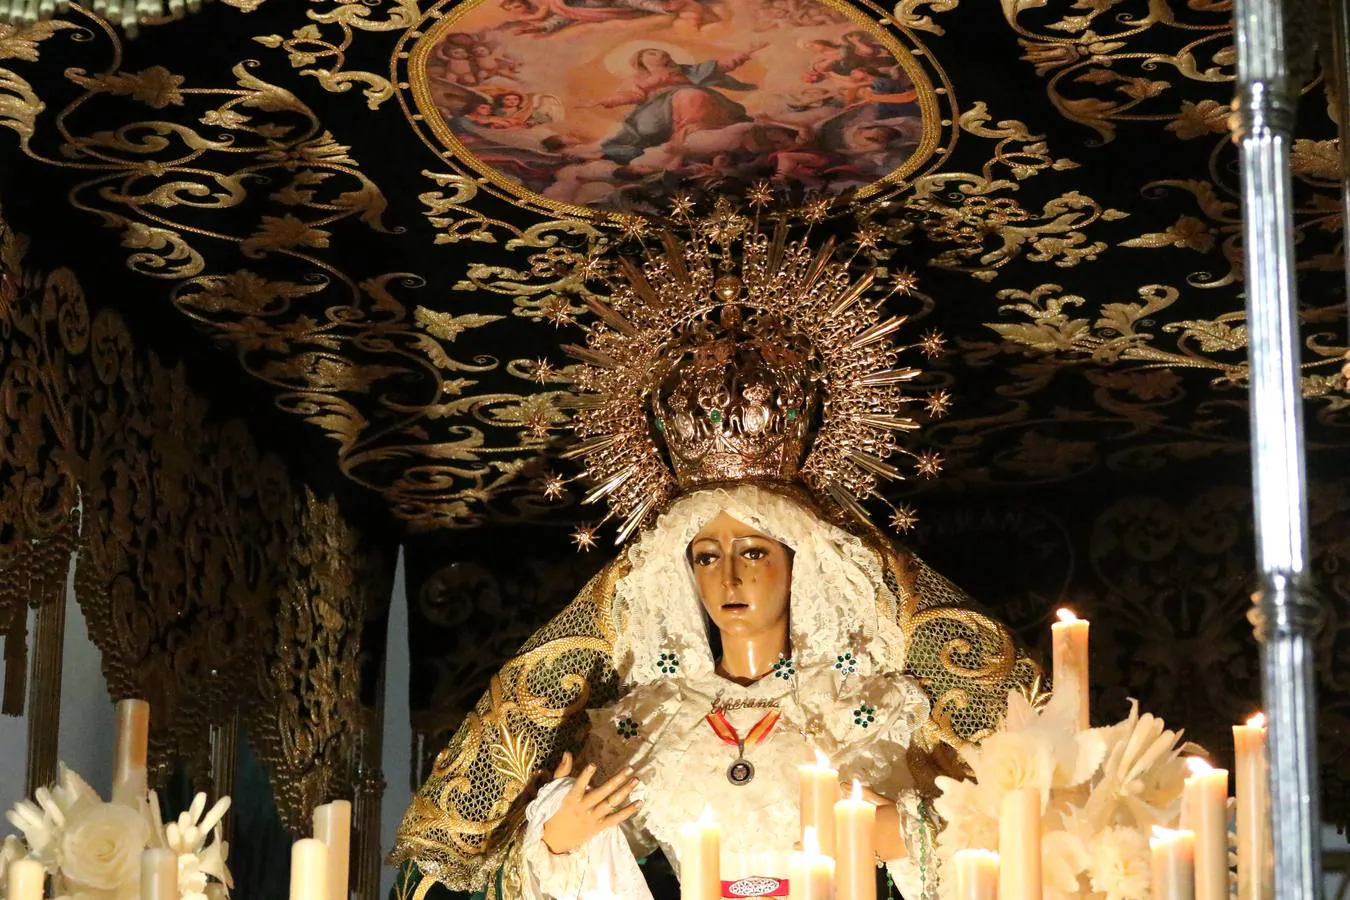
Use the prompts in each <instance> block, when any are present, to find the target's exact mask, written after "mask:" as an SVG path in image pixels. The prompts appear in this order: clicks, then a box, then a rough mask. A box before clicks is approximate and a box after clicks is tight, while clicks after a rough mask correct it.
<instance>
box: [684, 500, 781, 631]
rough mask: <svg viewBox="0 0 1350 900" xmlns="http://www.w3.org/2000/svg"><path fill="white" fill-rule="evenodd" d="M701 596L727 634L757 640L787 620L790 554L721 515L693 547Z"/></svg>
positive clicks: (706, 526) (703, 532)
mask: <svg viewBox="0 0 1350 900" xmlns="http://www.w3.org/2000/svg"><path fill="white" fill-rule="evenodd" d="M689 562H690V564H691V565H692V566H693V567H694V578H695V580H696V581H697V582H698V592H699V596H700V597H701V598H702V600H703V608H704V609H706V610H707V611H708V615H709V616H710V617H711V618H712V620H713V624H714V625H716V626H717V627H718V629H719V630H720V631H721V632H722V633H723V634H740V635H746V636H750V635H755V634H760V633H763V632H766V631H770V630H773V629H778V628H781V627H782V626H783V625H785V624H786V622H787V618H788V609H789V605H788V598H789V595H790V593H791V586H792V551H791V550H790V549H788V548H787V547H786V546H785V545H783V544H780V543H779V542H778V541H775V540H774V539H773V538H771V537H769V536H768V535H766V534H762V533H761V532H758V531H756V530H755V529H753V528H751V527H750V526H749V525H746V524H744V523H741V522H738V521H736V520H735V519H733V518H732V517H731V516H729V515H727V514H726V513H721V514H719V515H718V516H717V518H715V519H713V520H712V521H711V522H709V523H708V524H707V525H705V526H703V529H702V530H701V531H699V533H698V534H696V535H695V536H694V539H693V540H692V541H690V543H689Z"/></svg>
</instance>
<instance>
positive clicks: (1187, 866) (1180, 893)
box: [1148, 825, 1195, 900]
mask: <svg viewBox="0 0 1350 900" xmlns="http://www.w3.org/2000/svg"><path fill="white" fill-rule="evenodd" d="M1148 846H1149V850H1150V852H1151V853H1152V856H1153V900H1195V834H1194V833H1193V832H1190V831H1174V830H1172V829H1170V828H1159V827H1157V826H1156V825H1155V826H1154V827H1153V837H1151V838H1150V839H1149V842H1148Z"/></svg>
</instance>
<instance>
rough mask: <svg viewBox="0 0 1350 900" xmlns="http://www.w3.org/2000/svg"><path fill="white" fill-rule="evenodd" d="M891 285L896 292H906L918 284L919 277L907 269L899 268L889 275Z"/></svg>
mask: <svg viewBox="0 0 1350 900" xmlns="http://www.w3.org/2000/svg"><path fill="white" fill-rule="evenodd" d="M891 285H892V286H893V287H894V288H895V292H896V293H897V294H908V293H909V292H910V291H912V290H914V289H915V288H916V287H918V286H919V277H918V276H917V275H915V274H914V273H913V272H911V271H910V270H909V269H901V270H900V271H898V272H896V273H895V274H894V275H892V276H891Z"/></svg>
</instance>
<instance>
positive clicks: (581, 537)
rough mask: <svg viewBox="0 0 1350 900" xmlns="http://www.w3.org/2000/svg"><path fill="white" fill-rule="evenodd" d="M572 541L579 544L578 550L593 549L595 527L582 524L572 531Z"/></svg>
mask: <svg viewBox="0 0 1350 900" xmlns="http://www.w3.org/2000/svg"><path fill="white" fill-rule="evenodd" d="M572 543H574V544H576V545H577V549H578V550H593V549H594V548H595V529H594V528H591V527H589V526H582V527H581V528H578V529H577V530H576V531H574V532H572Z"/></svg>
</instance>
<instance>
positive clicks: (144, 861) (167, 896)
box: [141, 847, 181, 900]
mask: <svg viewBox="0 0 1350 900" xmlns="http://www.w3.org/2000/svg"><path fill="white" fill-rule="evenodd" d="M180 896H181V895H180V894H179V892H178V857H176V856H174V855H173V853H172V852H171V851H169V850H162V849H160V848H158V847H152V848H151V849H149V850H145V851H142V852H141V900H178V898H179V897H180Z"/></svg>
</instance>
